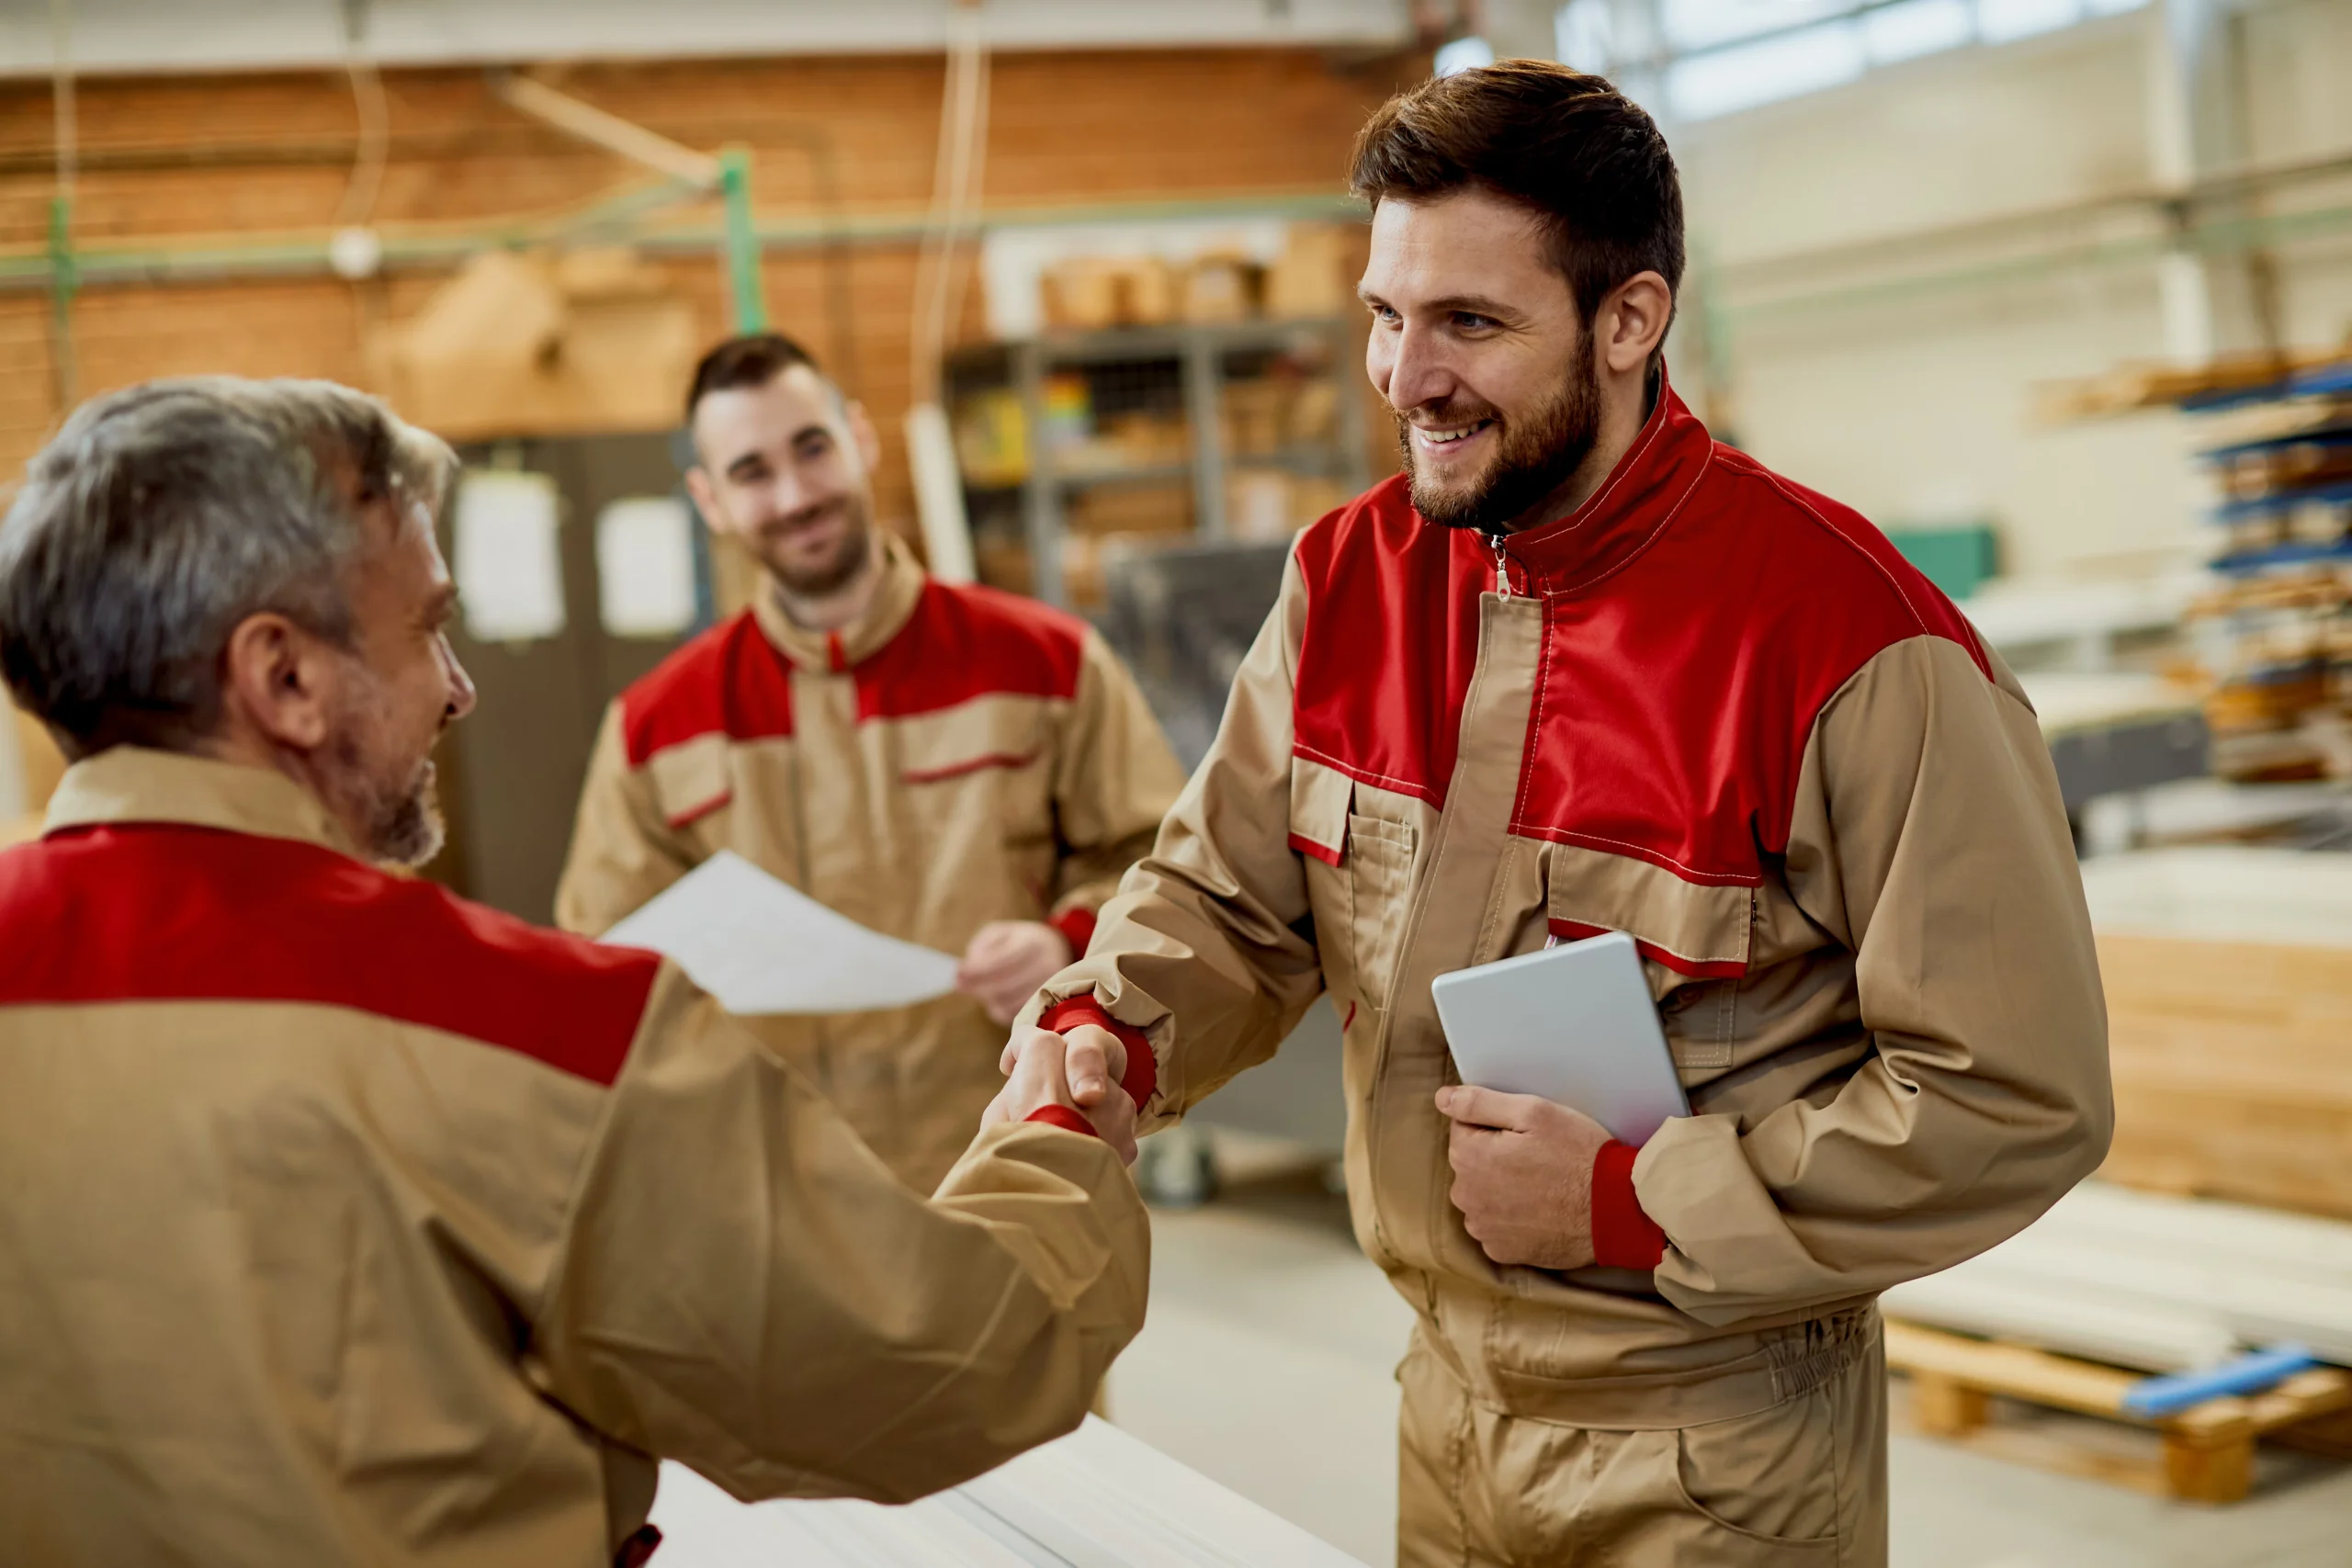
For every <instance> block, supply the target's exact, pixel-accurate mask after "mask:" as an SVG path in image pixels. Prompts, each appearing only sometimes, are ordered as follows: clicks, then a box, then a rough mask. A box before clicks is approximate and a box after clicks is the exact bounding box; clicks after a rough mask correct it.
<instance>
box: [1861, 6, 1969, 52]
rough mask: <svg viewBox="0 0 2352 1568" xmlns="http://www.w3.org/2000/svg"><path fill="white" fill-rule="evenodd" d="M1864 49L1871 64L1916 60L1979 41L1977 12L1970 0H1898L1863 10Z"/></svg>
mask: <svg viewBox="0 0 2352 1568" xmlns="http://www.w3.org/2000/svg"><path fill="white" fill-rule="evenodd" d="M1858 20H1860V23H1861V26H1862V51H1863V52H1864V53H1866V54H1868V55H1869V56H1870V59H1871V64H1872V65H1892V64H1894V62H1896V61H1898V60H1917V59H1918V58H1919V56H1921V55H1923V54H1933V53H1935V52H1936V51H1939V50H1945V49H1957V48H1959V47H1960V46H1961V45H1962V44H1964V43H1973V42H1975V41H1976V14H1975V12H1974V10H1973V9H1972V8H1971V6H1969V3H1968V0H1895V3H1894V5H1891V6H1879V7H1878V8H1877V9H1876V10H1871V11H1864V12H1863V13H1862V14H1861V16H1860V17H1859V18H1858Z"/></svg>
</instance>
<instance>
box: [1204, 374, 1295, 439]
mask: <svg viewBox="0 0 2352 1568" xmlns="http://www.w3.org/2000/svg"><path fill="white" fill-rule="evenodd" d="M1219 398H1220V412H1221V413H1222V415H1223V417H1224V421H1225V449H1226V452H1227V455H1228V456H1230V457H1271V456H1272V455H1273V454H1274V453H1275V452H1277V451H1279V450H1281V449H1282V446H1283V443H1284V442H1285V441H1286V440H1288V439H1289V423H1290V406H1289V405H1290V398H1291V389H1290V388H1289V387H1287V386H1285V385H1284V384H1283V382H1282V381H1279V380H1277V379H1275V378H1272V377H1270V376H1268V377H1259V378H1253V379H1250V380H1247V381H1228V382H1227V383H1226V384H1225V388H1224V390H1223V391H1222V392H1221V393H1220V394H1219Z"/></svg>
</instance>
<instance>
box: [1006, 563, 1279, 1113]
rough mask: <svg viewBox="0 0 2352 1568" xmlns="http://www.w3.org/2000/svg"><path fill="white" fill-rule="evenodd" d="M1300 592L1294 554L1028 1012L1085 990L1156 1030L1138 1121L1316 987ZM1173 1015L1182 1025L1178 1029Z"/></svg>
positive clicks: (1030, 1015) (1183, 1102)
mask: <svg viewBox="0 0 2352 1568" xmlns="http://www.w3.org/2000/svg"><path fill="white" fill-rule="evenodd" d="M1305 626H1306V588H1305V585H1304V584H1303V583H1302V582H1301V581H1299V576H1298V567H1297V563H1296V560H1295V558H1294V560H1293V562H1292V564H1291V566H1290V567H1289V568H1288V570H1286V571H1285V572H1284V573H1283V592H1282V598H1281V600H1280V601H1279V602H1278V603H1277V604H1275V606H1274V609H1273V612H1272V614H1271V615H1268V616H1267V618H1266V624H1265V625H1264V626H1262V627H1261V628H1260V630H1259V633H1258V640H1257V641H1256V642H1255V643H1254V644H1252V645H1251V647H1250V654H1249V657H1248V658H1246V659H1245V660H1242V664H1241V669H1240V671H1239V673H1238V674H1237V675H1236V676H1235V678H1234V682H1233V694H1232V695H1231V697H1230V698H1229V699H1228V700H1227V704H1226V709H1225V721H1224V723H1223V724H1222V725H1220V726H1219V727H1218V729H1217V735H1216V740H1215V741H1214V742H1213V743H1212V744H1211V745H1210V747H1209V751H1208V755H1207V756H1206V757H1204V759H1202V761H1201V765H1200V767H1199V768H1198V769H1197V770H1196V771H1195V772H1194V773H1193V777H1192V780H1191V782H1190V783H1188V784H1185V786H1184V788H1183V792H1182V794H1181V795H1178V796H1177V799H1176V804H1175V806H1174V807H1173V808H1172V809H1171V810H1170V812H1169V815H1168V819H1167V820H1166V821H1165V822H1164V823H1163V824H1162V825H1161V826H1160V829H1159V840H1158V842H1157V843H1156V844H1155V845H1154V847H1153V849H1152V852H1151V853H1150V854H1148V855H1147V856H1145V857H1144V858H1143V859H1142V860H1141V861H1139V862H1137V863H1136V866H1135V869H1133V870H1132V871H1130V872H1128V873H1127V875H1126V880H1125V882H1124V883H1122V884H1121V886H1120V889H1119V894H1118V897H1115V898H1114V899H1112V900H1111V901H1110V902H1109V903H1108V904H1106V905H1104V906H1103V912H1102V923H1101V925H1100V926H1099V927H1098V928H1097V929H1096V931H1095V934H1094V945H1093V948H1092V950H1091V953H1089V955H1088V956H1087V957H1085V958H1082V959H1081V960H1080V961H1079V962H1078V963H1077V964H1072V965H1071V966H1070V967H1069V968H1068V969H1065V970H1063V971H1062V972H1061V973H1060V974H1059V975H1057V976H1054V978H1053V979H1051V980H1049V981H1047V982H1046V987H1045V989H1044V990H1043V991H1042V992H1041V993H1040V994H1039V997H1038V998H1037V999H1036V1000H1035V1001H1033V1002H1032V1003H1031V1004H1030V1006H1029V1008H1028V1010H1026V1011H1025V1012H1024V1013H1023V1015H1022V1020H1021V1021H1022V1022H1023V1023H1027V1022H1031V1021H1035V1018H1036V1016H1037V1015H1038V1013H1039V1012H1041V1011H1042V1010H1044V1009H1045V1008H1046V1007H1047V1006H1050V1005H1051V1004H1053V1003H1055V1002H1058V1001H1061V1000H1064V999H1066V998H1069V997H1073V996H1077V995H1080V994H1081V993H1083V992H1087V991H1091V992H1092V993H1093V994H1094V995H1095V997H1096V998H1098V999H1099V1000H1100V1001H1101V1002H1102V1004H1103V1009H1104V1010H1105V1011H1107V1012H1109V1013H1110V1015H1111V1016H1112V1017H1113V1018H1115V1019H1117V1020H1119V1021H1121V1022H1123V1023H1129V1024H1133V1025H1134V1026H1136V1028H1138V1029H1141V1030H1143V1031H1144V1032H1146V1034H1147V1035H1148V1037H1149V1038H1150V1040H1151V1043H1152V1047H1153V1049H1154V1051H1155V1052H1156V1053H1157V1055H1158V1059H1159V1093H1158V1095H1157V1096H1156V1097H1155V1098H1154V1100H1153V1104H1152V1106H1151V1107H1150V1108H1149V1113H1148V1114H1147V1116H1146V1117H1145V1119H1144V1120H1145V1124H1146V1126H1147V1127H1148V1126H1150V1125H1153V1124H1156V1123H1158V1122H1164V1121H1167V1120H1170V1119H1172V1118H1173V1117H1175V1116H1178V1115H1181V1114H1182V1112H1183V1111H1184V1110H1185V1109H1186V1108H1188V1107H1190V1106H1191V1105H1193V1103H1194V1102H1196V1101H1198V1100H1200V1099H1202V1098H1203V1097H1204V1096H1205V1095H1207V1094H1208V1093H1209V1092H1210V1091H1211V1090H1213V1089H1216V1087H1217V1086H1218V1085H1220V1084H1222V1083H1224V1082H1225V1081H1226V1080H1227V1079H1228V1078H1230V1077H1233V1076H1234V1075H1235V1074H1236V1073H1238V1072H1240V1071H1241V1070H1242V1069H1243V1068H1245V1067H1249V1066H1254V1065H1255V1064H1257V1063H1259V1062H1261V1061H1264V1060H1265V1059H1266V1058H1267V1057H1268V1056H1271V1055H1273V1052H1274V1047H1275V1046H1277V1045H1279V1044H1280V1043H1282V1040H1283V1036H1284V1035H1285V1034H1287V1033H1289V1032H1290V1030H1291V1028H1292V1026H1293V1025H1295V1023H1297V1021H1298V1020H1299V1017H1300V1015H1301V1014H1303V1013H1304V1012H1306V1008H1307V1005H1308V1004H1309V1003H1311V1002H1312V1001H1314V999H1315V998H1316V997H1317V996H1318V995H1319V994H1321V992H1322V989H1323V972H1322V966H1321V964H1320V963H1319V962H1318V960H1317V953H1316V948H1315V942H1314V937H1313V927H1312V925H1311V923H1310V921H1309V919H1308V918H1307V902H1306V874H1305V872H1304V871H1303V870H1302V868H1301V865H1300V862H1299V856H1298V852H1296V851H1295V850H1293V849H1292V848H1291V847H1290V761H1291V694H1292V689H1293V682H1294V679H1295V670H1296V667H1297V658H1298V645H1299V637H1300V635H1301V633H1302V631H1303V630H1304V628H1305ZM1180 1025H1181V1027H1180Z"/></svg>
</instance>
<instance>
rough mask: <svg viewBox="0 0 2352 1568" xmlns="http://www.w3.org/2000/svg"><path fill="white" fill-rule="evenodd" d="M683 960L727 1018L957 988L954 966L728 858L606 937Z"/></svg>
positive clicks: (835, 1007) (836, 1007) (895, 999)
mask: <svg viewBox="0 0 2352 1568" xmlns="http://www.w3.org/2000/svg"><path fill="white" fill-rule="evenodd" d="M605 941H606V942H612V943H614V944H615V945H616V946H620V947H650V948H651V949H652V950H653V951H654V952H656V953H661V954H662V955H663V956H664V957H667V958H670V959H673V960H674V961H676V963H677V965H678V967H680V968H681V969H684V971H685V972H686V973H687V974H688V975H690V976H693V977H694V982H695V985H697V986H700V987H702V988H703V989H704V990H706V991H708V992H709V993H710V994H711V995H712V996H714V997H717V998H718V1005H719V1006H721V1007H723V1008H725V1009H726V1010H728V1011H729V1012H733V1013H742V1014H745V1015H752V1014H758V1013H772V1012H865V1011H869V1010H873V1009H876V1008H895V1007H907V1006H909V1005H910V1004H912V1003H915V1002H921V1001H928V1000H930V999H931V998H933V997H943V996H945V995H946V994H947V993H948V992H949V991H952V990H954V989H955V988H956V959H955V957H954V956H953V955H952V954H949V953H941V952H939V951H938V950H937V949H935V948H929V947H922V946H919V945H917V944H916V943H914V942H900V941H899V939H898V938H896V937H889V936H884V935H883V934H882V933H881V932H880V931H873V930H870V929H868V928H867V927H865V926H861V925H859V924H858V923H857V922H856V921H855V920H853V919H849V918H848V917H847V916H845V915H839V914H835V913H834V912H833V911H832V910H831V909H829V908H825V906H824V905H822V904H820V903H819V902H817V900H815V899H814V898H811V897H809V895H807V894H806V893H803V892H801V891H800V890H799V889H798V888H796V887H792V886H787V885H786V884H785V883H783V882H780V881H778V880H777V879H776V878H775V877H773V876H770V875H769V874H767V873H766V872H764V871H762V870H761V869H760V868H759V867H758V866H755V865H753V864H752V863H751V862H750V861H747V860H745V859H744V858H743V857H742V856H741V855H739V854H737V853H735V852H733V851H732V850H721V851H719V852H718V853H717V854H715V855H713V856H712V857H711V858H710V859H708V860H707V861H705V862H703V863H702V864H700V865H698V866H696V867H695V869H694V870H692V871H690V872H688V873H687V874H685V875H684V876H683V877H681V878H679V879H678V880H677V881H676V882H674V883H672V884H671V885H670V886H668V887H666V888H664V889H663V890H662V892H661V893H660V894H659V895H657V896H656V897H654V898H653V900H652V901H651V902H650V903H649V904H647V905H646V906H645V908H641V909H639V910H638V911H637V913H635V914H633V915H631V916H630V917H629V918H628V919H625V920H623V921H622V922H621V923H620V924H618V925H616V926H615V927H614V928H613V929H612V930H611V931H607V932H605Z"/></svg>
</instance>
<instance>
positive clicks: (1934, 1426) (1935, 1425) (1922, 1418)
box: [1911, 1372, 1993, 1438]
mask: <svg viewBox="0 0 2352 1568" xmlns="http://www.w3.org/2000/svg"><path fill="white" fill-rule="evenodd" d="M1992 1408H1993V1401H1992V1398H1991V1396H1989V1395H1988V1394H1986V1393H1985V1391H1984V1390H1983V1389H1980V1388H1971V1387H1970V1386H1969V1385H1968V1384H1966V1383H1964V1382H1960V1381H1959V1380H1958V1379H1956V1378H1949V1377H1944V1376H1942V1375H1940V1374H1939V1373H1935V1372H1914V1373H1913V1374H1911V1415H1912V1418H1913V1419H1915V1420H1916V1421H1917V1422H1918V1423H1919V1429H1920V1430H1921V1431H1923V1432H1926V1433H1928V1435H1929V1436H1931V1437H1937V1438H1958V1437H1962V1436H1964V1435H1966V1434H1967V1433H1970V1432H1973V1431H1975V1430H1976V1429H1977V1428H1978V1427H1982V1426H1984V1425H1985V1422H1986V1421H1988V1420H1990V1419H1991V1417H1992Z"/></svg>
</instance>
